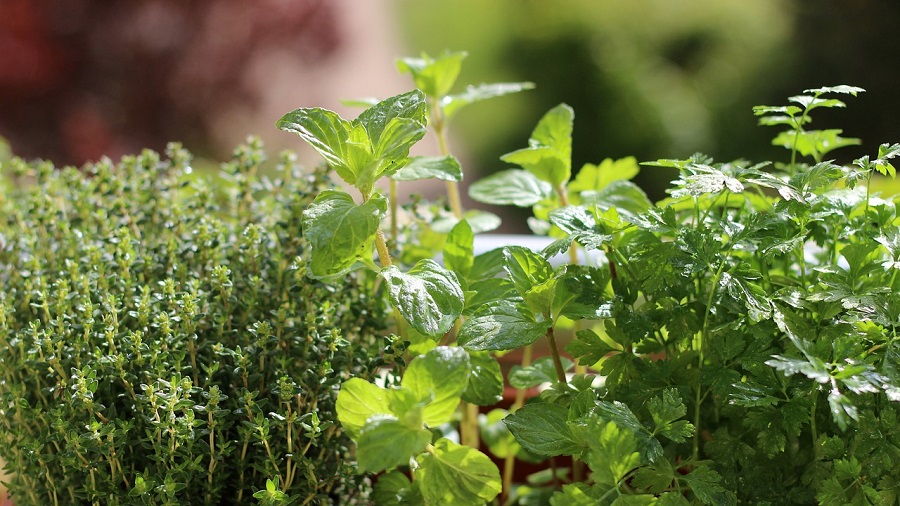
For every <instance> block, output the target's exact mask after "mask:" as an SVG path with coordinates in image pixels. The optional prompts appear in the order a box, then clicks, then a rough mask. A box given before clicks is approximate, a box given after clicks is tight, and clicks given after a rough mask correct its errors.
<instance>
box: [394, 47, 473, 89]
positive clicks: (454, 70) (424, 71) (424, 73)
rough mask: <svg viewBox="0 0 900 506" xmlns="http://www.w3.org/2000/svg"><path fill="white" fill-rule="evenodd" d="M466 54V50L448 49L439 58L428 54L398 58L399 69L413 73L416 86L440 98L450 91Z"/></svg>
mask: <svg viewBox="0 0 900 506" xmlns="http://www.w3.org/2000/svg"><path fill="white" fill-rule="evenodd" d="M466 56H468V54H467V53H466V52H465V51H457V52H449V51H448V52H444V53H443V54H442V55H440V56H438V57H437V58H432V57H430V56H428V55H427V54H423V55H422V57H421V58H401V59H399V60H397V70H399V71H400V72H406V73H409V74H411V75H412V78H413V81H414V82H415V83H416V88H419V89H420V90H422V91H424V92H425V94H426V95H428V96H429V97H435V98H440V97H443V96H444V95H446V94H448V93H450V89H451V88H453V84H454V83H455V82H456V78H457V77H459V71H460V70H461V68H462V62H463V60H465V59H466Z"/></svg>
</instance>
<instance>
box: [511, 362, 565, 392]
mask: <svg viewBox="0 0 900 506" xmlns="http://www.w3.org/2000/svg"><path fill="white" fill-rule="evenodd" d="M560 360H561V361H562V364H563V370H565V371H568V370H569V369H571V368H572V365H573V364H572V361H571V360H569V359H567V358H565V357H561V358H560ZM557 381H559V379H558V378H557V377H556V366H555V365H554V363H553V357H541V358H538V359H537V360H535V361H534V362H532V364H531V365H529V366H520V365H514V366H512V369H510V371H509V384H510V385H512V386H514V387H516V388H531V387H534V386H537V385H540V384H542V383H556V382H557Z"/></svg>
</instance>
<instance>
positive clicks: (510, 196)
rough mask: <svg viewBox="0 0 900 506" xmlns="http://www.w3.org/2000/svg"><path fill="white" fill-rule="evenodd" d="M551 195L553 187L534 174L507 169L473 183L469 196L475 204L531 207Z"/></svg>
mask: <svg viewBox="0 0 900 506" xmlns="http://www.w3.org/2000/svg"><path fill="white" fill-rule="evenodd" d="M552 194H553V187H552V186H551V185H550V184H549V183H546V182H544V181H541V180H540V179H538V178H537V177H536V176H535V175H534V174H532V173H530V172H528V171H525V170H521V169H507V170H502V171H500V172H497V173H496V174H491V175H490V176H487V177H485V178H482V179H479V180H478V181H475V182H474V183H472V184H471V185H470V186H469V196H470V197H472V199H473V200H475V201H477V202H481V203H483V204H493V205H510V206H519V207H531V206H533V205H535V204H537V203H538V202H541V201H542V200H545V199H547V198H548V197H550V195H552Z"/></svg>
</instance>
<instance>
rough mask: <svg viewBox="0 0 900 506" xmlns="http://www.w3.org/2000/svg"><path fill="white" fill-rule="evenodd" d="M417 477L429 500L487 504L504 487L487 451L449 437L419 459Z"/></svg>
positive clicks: (432, 501) (424, 494) (447, 502)
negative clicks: (464, 444)
mask: <svg viewBox="0 0 900 506" xmlns="http://www.w3.org/2000/svg"><path fill="white" fill-rule="evenodd" d="M416 460H417V461H418V463H419V467H417V468H416V469H415V470H414V471H413V479H414V480H415V482H416V483H418V485H419V489H420V490H421V491H422V495H423V496H424V497H425V501H426V503H427V504H483V503H485V502H489V501H492V500H494V498H495V497H497V495H499V494H500V491H501V489H502V485H501V480H500V471H499V470H498V469H497V466H496V465H495V464H494V463H493V462H492V461H491V459H489V458H488V457H487V455H485V454H483V453H481V452H479V451H478V450H476V449H474V448H471V447H469V446H461V445H458V444H456V443H454V442H452V441H450V440H449V439H446V438H443V439H439V440H438V441H437V442H436V443H434V450H433V451H430V452H428V453H423V454H422V455H420V456H419V457H418V458H417V459H416Z"/></svg>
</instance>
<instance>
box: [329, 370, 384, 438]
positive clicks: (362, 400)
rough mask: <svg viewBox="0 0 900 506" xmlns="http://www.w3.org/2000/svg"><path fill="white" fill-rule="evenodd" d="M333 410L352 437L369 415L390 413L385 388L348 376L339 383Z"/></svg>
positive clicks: (364, 423)
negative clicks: (348, 377)
mask: <svg viewBox="0 0 900 506" xmlns="http://www.w3.org/2000/svg"><path fill="white" fill-rule="evenodd" d="M335 410H336V411H337V415H338V421H340V422H341V426H342V427H344V430H345V431H347V434H349V435H350V437H351V438H353V439H356V437H357V436H358V435H359V431H360V430H361V429H362V428H363V427H364V426H365V425H366V420H368V419H369V418H370V417H372V416H373V415H383V414H389V413H391V407H390V404H389V402H388V394H387V390H385V389H384V388H381V387H379V386H378V385H374V384H372V383H369V382H368V381H366V380H364V379H362V378H350V379H349V380H347V381H345V382H344V383H343V385H341V391H340V392H339V393H338V396H337V401H336V402H335Z"/></svg>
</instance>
